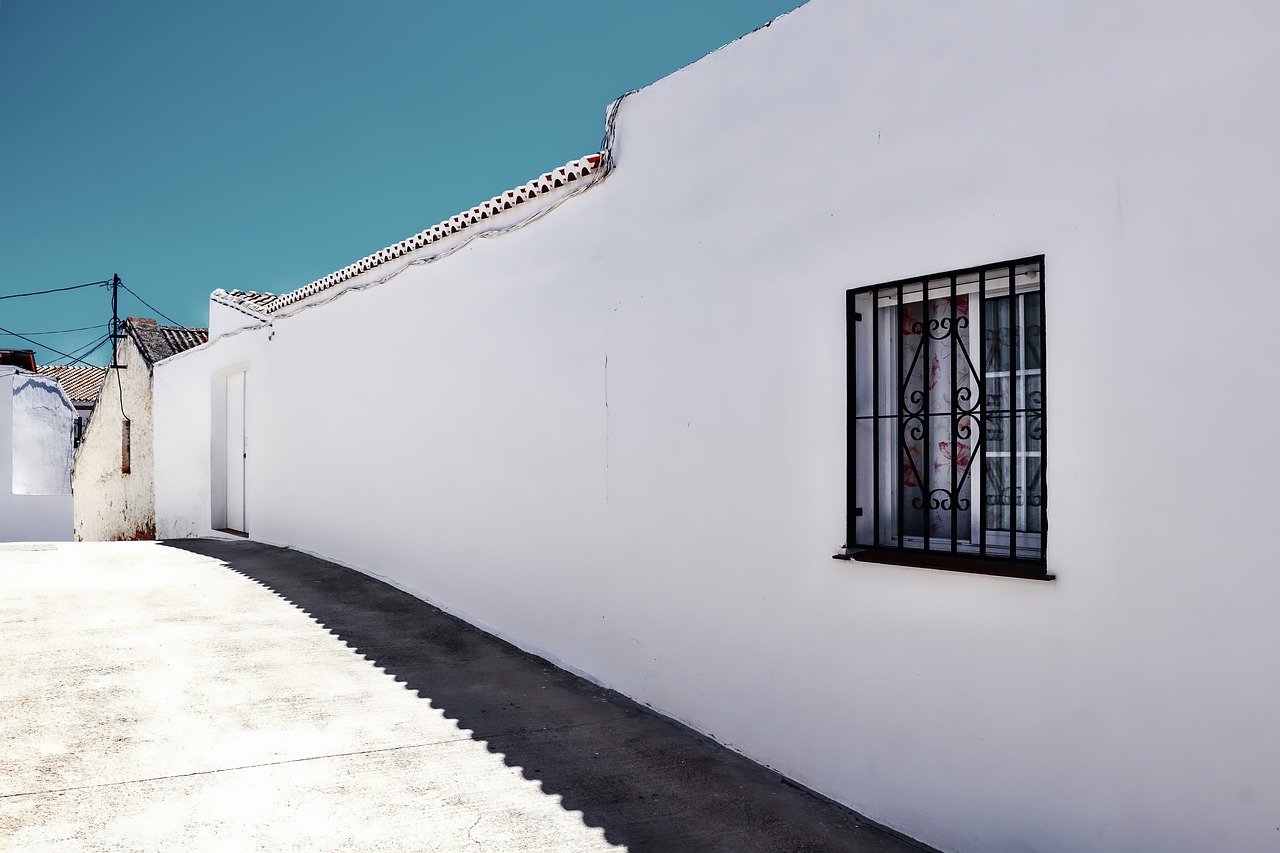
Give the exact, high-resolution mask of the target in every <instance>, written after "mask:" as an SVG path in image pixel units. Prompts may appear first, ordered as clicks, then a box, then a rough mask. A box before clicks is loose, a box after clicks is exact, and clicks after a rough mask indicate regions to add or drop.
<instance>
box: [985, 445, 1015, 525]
mask: <svg viewBox="0 0 1280 853" xmlns="http://www.w3.org/2000/svg"><path fill="white" fill-rule="evenodd" d="M983 475H984V476H985V484H984V485H985V488H984V489H983V492H984V493H985V495H984V497H983V504H984V507H985V516H986V527H987V530H1008V529H1009V520H1010V510H1011V509H1012V505H1013V504H1012V500H1011V495H1010V493H1009V457H1008V456H991V455H988V456H987V462H986V465H984V466H983Z"/></svg>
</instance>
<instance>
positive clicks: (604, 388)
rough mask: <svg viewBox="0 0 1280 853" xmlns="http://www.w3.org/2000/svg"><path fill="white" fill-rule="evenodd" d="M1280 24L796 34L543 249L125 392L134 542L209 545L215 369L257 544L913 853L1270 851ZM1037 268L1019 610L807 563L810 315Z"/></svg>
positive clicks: (1266, 13)
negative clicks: (1025, 569) (1038, 398)
mask: <svg viewBox="0 0 1280 853" xmlns="http://www.w3.org/2000/svg"><path fill="white" fill-rule="evenodd" d="M1277 33H1280V5H1276V4H1264V3H1248V2H1229V3H1222V4H1203V3H1188V2H1175V3H1162V4H1158V5H1157V4H1149V3H1137V2H1122V3H1112V2H1107V3H1102V2H1043V3H1034V4H1028V3H1017V2H1012V0H1010V1H1009V2H1001V0H986V2H977V3H967V4H949V5H944V4H937V3H926V2H894V3H882V2H849V0H815V2H813V3H810V4H809V5H807V6H805V7H803V8H801V9H800V10H798V11H796V12H795V13H793V14H791V15H789V16H786V17H784V18H782V19H780V20H779V21H777V22H775V23H774V24H773V26H771V27H770V28H768V29H766V30H764V31H762V32H757V33H755V34H752V35H750V36H749V37H746V38H744V39H742V40H741V41H739V42H737V43H735V44H733V45H731V46H729V47H727V48H726V49H724V50H721V51H719V52H717V53H715V54H713V55H711V56H709V57H707V58H705V59H704V60H702V61H700V62H698V63H696V64H694V65H692V66H690V67H688V68H686V69H684V70H682V71H680V72H678V73H676V74H674V75H672V76H670V77H668V78H666V79H664V80H662V81H660V82H658V83H656V84H654V85H653V86H650V87H648V88H647V89H645V90H643V91H641V92H639V93H638V94H636V95H634V96H632V97H630V98H628V99H627V100H626V101H624V102H623V104H622V106H621V109H620V113H619V118H618V123H617V133H618V135H617V142H616V148H615V153H616V155H617V169H616V171H614V172H613V173H612V174H611V175H610V176H609V177H608V178H607V179H606V180H605V181H604V182H602V183H600V184H598V185H596V186H595V187H593V188H592V189H590V190H589V191H587V192H586V193H584V194H582V195H581V196H579V197H577V198H573V199H570V200H569V201H567V202H566V203H565V204H563V206H561V207H560V208H558V209H556V210H555V211H553V212H552V213H550V214H549V215H547V216H546V217H544V218H542V219H540V220H538V221H536V222H533V223H531V224H530V225H528V226H527V227H525V228H523V229H520V230H517V231H514V232H512V233H510V234H506V235H504V236H501V237H498V238H495V239H491V240H481V241H476V242H473V243H471V244H469V245H467V246H466V247H465V248H463V249H461V250H459V251H457V252H456V253H454V254H452V255H450V256H449V257H446V258H443V259H441V260H439V261H436V262H434V263H429V264H423V265H420V266H415V267H410V268H406V269H405V270H404V271H403V272H402V273H401V274H400V275H398V276H397V277H395V278H393V279H391V280H390V281H388V282H387V283H385V284H382V285H379V286H376V287H370V288H368V289H366V290H363V291H361V292H351V293H347V294H345V295H343V296H341V298H338V299H336V300H334V301H332V302H329V303H327V304H324V305H319V306H316V307H312V308H308V309H306V310H302V311H299V312H297V313H296V314H294V315H292V316H283V315H279V316H277V317H276V319H275V321H274V322H273V323H272V324H271V326H270V327H262V328H258V329H251V330H247V331H240V332H238V333H236V334H232V335H229V336H225V337H222V338H220V339H218V340H216V341H214V342H213V343H211V344H210V345H209V346H208V347H205V348H202V349H199V350H195V351H192V352H190V353H188V354H185V355H182V356H179V357H176V358H173V359H170V360H169V361H166V362H164V363H162V364H160V365H159V366H158V368H157V371H156V413H155V414H156V431H157V432H156V458H157V480H156V500H157V512H158V520H159V525H160V535H162V536H198V535H210V534H211V532H212V527H216V526H220V525H218V524H216V523H215V519H216V518H217V514H218V512H219V511H225V508H224V510H219V508H218V506H216V505H215V504H213V503H211V495H215V496H216V495H218V494H219V493H218V483H219V482H220V481H221V480H223V479H225V477H224V475H223V474H220V473H219V467H218V466H219V465H224V464H225V459H223V460H221V461H219V462H217V463H215V464H214V465H213V467H212V468H211V462H210V459H211V456H213V455H215V454H216V453H217V452H218V450H217V448H218V446H219V442H220V441H221V439H220V438H219V437H218V430H220V429H223V428H222V427H217V426H216V424H217V423H219V422H221V423H224V424H225V421H226V411H225V390H224V389H225V388H226V385H227V381H226V377H227V376H228V375H229V374H231V373H239V372H241V371H243V372H244V373H245V376H246V377H247V378H246V383H245V387H246V389H247V390H246V392H245V412H246V414H245V431H246V434H247V442H248V444H247V447H248V449H247V458H246V460H245V469H244V470H245V483H244V507H245V528H246V530H247V532H248V534H249V536H250V537H251V538H253V539H257V540H260V541H264V542H270V543H277V544H283V545H290V546H294V547H298V548H301V549H304V550H307V551H311V552H315V553H318V554H321V555H323V556H326V557H329V558H332V559H335V560H338V561H340V562H343V563H346V564H349V565H352V566H355V567H358V568H360V569H362V570H364V571H367V572H370V573H372V574H375V575H378V576H381V577H384V578H387V579H389V580H391V581H392V582H393V583H395V584H397V585H399V586H402V587H404V588H406V589H408V590H410V591H413V592H415V593H416V594H418V595H420V596H422V597H424V598H426V599H428V600H431V601H434V602H437V603H439V604H441V605H442V606H443V607H445V608H446V609H448V610H451V611H453V612H455V613H459V614H461V615H463V616H464V617H465V618H467V619H469V620H471V621H473V622H475V623H477V624H479V625H482V626H485V627H487V628H489V629H490V630H493V631H494V632H496V633H498V634H500V635H501V636H503V637H506V638H508V639H510V640H512V641H513V642H515V643H517V644H518V645H520V646H522V647H524V648H527V649H531V650H534V651H536V652H537V653H539V654H542V655H544V656H546V657H547V658H549V659H551V660H553V661H556V662H559V663H561V664H563V665H564V666H566V667H569V668H571V669H573V670H575V671H578V672H581V673H584V674H586V675H588V676H589V677H591V678H593V679H595V680H597V681H599V682H602V683H604V684H607V685H609V686H611V687H614V688H616V689H618V690H620V691H621V692H623V693H625V694H628V695H630V696H633V697H635V698H637V699H638V700H640V701H642V702H645V703H648V704H649V705H652V706H653V707H654V708H657V709H659V710H661V711H662V712H664V713H667V714H670V715H672V716H673V717H676V718H678V719H681V720H684V721H686V722H688V723H689V724H690V725H692V726H693V727H695V728H697V729H699V730H701V731H703V732H706V733H708V734H710V735H711V736H712V737H714V738H716V739H717V740H719V741H721V742H724V743H726V744H728V745H730V746H732V747H733V748H735V749H737V750H740V751H741V752H743V753H745V754H747V755H749V756H751V757H752V758H755V759H757V760H758V761H761V762H763V763H765V764H767V765H769V766H772V767H775V768H777V769H778V770H779V771H781V772H783V773H784V774H786V775H788V776H790V777H792V778H794V779H796V780H798V781H799V782H801V783H803V784H805V785H808V786H810V787H812V788H814V789H816V790H818V791H820V792H822V793H823V794H826V795H828V796H830V797H832V798H834V799H836V800H838V801H840V802H842V803H845V804H847V805H849V806H851V807H853V808H855V809H857V810H859V811H861V812H863V813H864V814H866V815H868V816H869V817H871V818H873V819H875V820H878V821H881V822H883V823H886V824H888V825H890V826H892V827H895V828H897V829H899V830H902V831H903V832H906V833H908V834H910V835H912V836H914V837H917V838H919V839H921V840H923V841H925V842H927V843H929V844H932V845H935V846H937V847H939V848H941V849H943V850H947V851H1058V853H1076V851H1084V850H1162V851H1203V850H1233V851H1262V850H1272V849H1275V845H1276V844H1277V839H1280V830H1278V829H1277V827H1280V813H1278V812H1277V803H1280V739H1278V738H1276V737H1275V734H1274V728H1275V721H1276V720H1277V719H1280V668H1277V667H1276V665H1275V661H1274V650H1275V649H1276V648H1278V647H1280V620H1277V619H1276V618H1275V606H1276V605H1275V603H1276V601H1277V600H1280V572H1277V571H1275V569H1274V566H1275V564H1276V559H1275V557H1274V555H1272V554H1271V552H1270V549H1269V545H1270V540H1269V533H1270V530H1271V528H1272V527H1273V526H1274V514H1275V507H1276V498H1275V483H1276V482H1278V481H1280V463H1277V461H1276V457H1275V455H1274V454H1272V453H1270V452H1269V450H1268V449H1267V448H1266V446H1265V442H1264V437H1265V436H1266V435H1267V427H1268V426H1269V425H1271V424H1273V423H1275V422H1276V420H1277V414H1278V411H1277V409H1278V408H1280V406H1278V404H1277V402H1276V397H1275V394H1274V389H1275V387H1276V382H1275V371H1276V366H1275V365H1276V361H1275V346H1274V344H1273V342H1272V340H1271V339H1272V337H1273V336H1272V335H1271V334H1270V332H1269V329H1270V324H1271V322H1272V319H1273V318H1274V317H1275V316H1277V315H1278V314H1280V295H1278V294H1280V288H1277V287H1276V284H1275V274H1274V259H1273V254H1274V252H1273V249H1272V245H1273V243H1274V234H1275V233H1276V231H1277V230H1278V227H1280V207H1277V205H1276V204H1275V199H1276V198H1277V197H1280V169H1277V167H1276V165H1275V152H1276V151H1277V150H1280V118H1278V117H1277V115H1276V113H1275V110H1273V109H1271V108H1270V107H1269V106H1268V105H1270V104H1271V103H1272V101H1273V99H1274V91H1273V90H1274V86H1275V81H1276V80H1277V79H1280V53H1278V52H1277V51H1276V50H1275V49H1274V44H1275V38H1276V35H1277ZM406 108H411V107H406ZM388 236H389V237H394V236H395V235H388ZM1040 253H1043V254H1044V256H1045V281H1046V285H1045V305H1046V341H1047V349H1048V351H1047V362H1048V369H1049V371H1050V373H1051V378H1050V380H1049V381H1050V385H1049V388H1050V390H1049V399H1048V401H1047V402H1048V412H1049V414H1048V418H1049V422H1048V425H1047V432H1048V433H1049V434H1050V435H1051V436H1052V440H1051V442H1050V443H1049V445H1048V458H1047V462H1046V464H1047V470H1048V479H1049V483H1050V491H1049V505H1048V507H1047V512H1048V516H1049V518H1050V519H1051V531H1052V532H1051V538H1050V540H1049V552H1048V567H1049V570H1050V571H1051V572H1053V573H1054V574H1055V575H1056V576H1057V580H1056V581H1053V582H1035V581H1026V580H1015V579H1009V578H998V577H988V576H980V575H966V574H955V573H947V572H942V571H935V570H927V569H912V568H903V567H894V566H884V565H876V564H867V563H854V564H850V563H846V562H842V561H837V560H833V559H831V556H832V554H833V553H835V552H836V551H837V550H838V549H839V548H840V546H841V545H842V543H843V541H844V534H845V515H846V509H847V497H846V494H845V463H846V457H847V450H846V448H847V424H846V409H845V400H846V387H847V377H846V372H845V346H846V334H845V317H844V299H845V291H846V289H847V288H851V287H856V286H861V285H868V284H875V283H878V282H883V281H892V280H896V279H900V278H904V277H910V276H920V275H926V274H930V273H934V272H937V271H940V270H948V269H956V268H960V267H966V266H969V265H975V264H984V263H993V262H997V261H1002V260H1006V259H1011V258H1019V257H1025V256H1029V255H1035V254H1040ZM378 274H379V272H378V270H374V271H372V272H370V273H366V274H364V276H363V278H359V277H358V278H357V279H356V280H353V281H354V282H355V283H359V282H367V281H370V280H372V279H375V278H377V276H378ZM338 349H341V351H343V352H346V353H354V354H361V355H358V356H353V357H350V358H336V357H334V355H335V352H336V351H337V350H338ZM317 365H323V369H317ZM220 395H221V396H220ZM321 400H327V401H329V403H328V405H327V407H326V409H325V411H324V413H323V415H322V416H317V415H316V414H315V407H316V401H321ZM220 419H221V421H220ZM211 424H214V427H213V428H211ZM211 471H212V476H211ZM218 500H219V501H225V495H222V496H221V497H219V498H218Z"/></svg>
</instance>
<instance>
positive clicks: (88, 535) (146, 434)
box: [74, 317, 208, 541]
mask: <svg viewBox="0 0 1280 853" xmlns="http://www.w3.org/2000/svg"><path fill="white" fill-rule="evenodd" d="M120 333H121V337H120V338H119V340H117V341H116V346H115V357H114V359H113V360H112V363H111V366H110V367H109V368H108V369H107V371H106V376H105V379H104V380H103V382H102V384H101V386H100V387H101V393H100V395H99V400H98V403H97V406H96V407H95V408H94V410H93V416H92V417H91V418H90V419H89V424H88V426H87V427H86V428H85V430H84V435H83V439H82V440H81V442H80V447H79V449H78V450H77V452H76V461H75V477H74V483H75V538H76V539H77V540H82V541H85V540H87V541H110V540H121V539H126V540H133V539H154V538H155V535H156V521H155V486H154V477H155V463H154V456H153V454H152V375H153V372H154V370H155V365H156V364H157V363H158V362H160V361H162V360H163V359H166V358H169V357H170V356H173V355H175V354H177V353H180V352H184V351H185V350H188V349H190V348H192V347H196V346H199V345H201V344H203V343H205V341H207V340H208V332H207V330H206V329H188V328H185V327H183V326H161V325H159V324H157V323H156V321H155V320H152V319H149V318H145V317H130V318H128V319H127V320H126V321H125V322H124V323H123V324H121V327H120Z"/></svg>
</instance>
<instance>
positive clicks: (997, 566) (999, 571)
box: [832, 548, 1057, 581]
mask: <svg viewBox="0 0 1280 853" xmlns="http://www.w3.org/2000/svg"><path fill="white" fill-rule="evenodd" d="M832 559H835V560H856V561H857V562H860V563H881V564H884V565H889V566H911V567H913V568H918V569H939V570H941V571H947V572H967V573H969V574H974V575H994V576H996V577H1002V578H1021V579H1024V580H1032V581H1051V580H1055V579H1056V577H1057V576H1056V575H1051V574H1049V573H1048V572H1046V571H1045V568H1044V566H1043V565H1042V564H1040V563H1037V562H1034V561H1032V560H1008V559H1004V560H1002V559H998V558H992V557H964V556H957V557H953V556H951V555H950V554H940V553H938V552H936V551H934V552H930V551H906V550H898V549H896V548H870V549H867V550H865V551H845V552H843V553H840V554H833V555H832Z"/></svg>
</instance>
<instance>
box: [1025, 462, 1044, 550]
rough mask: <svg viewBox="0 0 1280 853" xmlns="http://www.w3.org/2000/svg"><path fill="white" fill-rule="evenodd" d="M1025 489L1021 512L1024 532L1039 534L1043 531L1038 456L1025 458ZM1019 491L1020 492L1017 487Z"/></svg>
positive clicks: (1042, 504) (1042, 501)
mask: <svg viewBox="0 0 1280 853" xmlns="http://www.w3.org/2000/svg"><path fill="white" fill-rule="evenodd" d="M1026 471H1027V477H1026V482H1027V489H1026V491H1025V495H1026V497H1025V502H1026V508H1025V509H1024V510H1023V514H1024V518H1025V524H1024V526H1023V529H1024V530H1027V531H1030V532H1031V533H1039V532H1040V531H1042V530H1043V529H1044V492H1043V477H1042V476H1041V471H1042V468H1041V458H1040V457H1039V456H1028V457H1027V468H1026ZM1019 491H1022V489H1021V487H1019Z"/></svg>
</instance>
